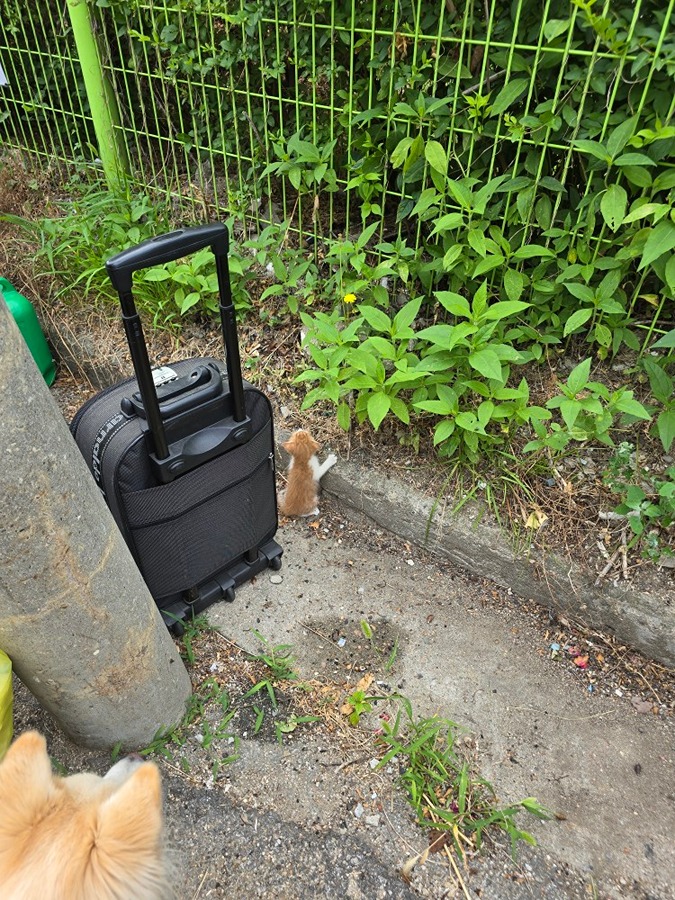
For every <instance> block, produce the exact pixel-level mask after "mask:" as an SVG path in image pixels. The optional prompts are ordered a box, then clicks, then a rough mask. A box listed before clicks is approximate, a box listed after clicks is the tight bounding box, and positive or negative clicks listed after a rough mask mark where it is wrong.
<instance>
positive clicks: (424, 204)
mask: <svg viewBox="0 0 675 900" xmlns="http://www.w3.org/2000/svg"><path fill="white" fill-rule="evenodd" d="M439 199H440V195H439V194H438V192H437V191H436V188H426V189H425V190H423V191H422V193H421V194H420V195H419V198H418V200H417V203H416V204H415V205H414V206H413V209H412V212H411V213H410V215H411V216H418V215H419V214H420V213H423V212H426V210H428V209H429V207H430V206H433V204H434V203H436V202H437V201H438V200H439Z"/></svg>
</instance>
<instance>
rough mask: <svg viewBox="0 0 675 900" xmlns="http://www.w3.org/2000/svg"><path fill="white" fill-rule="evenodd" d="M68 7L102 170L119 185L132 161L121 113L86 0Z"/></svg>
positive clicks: (70, 1) (71, 2) (71, 1)
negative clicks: (124, 134)
mask: <svg viewBox="0 0 675 900" xmlns="http://www.w3.org/2000/svg"><path fill="white" fill-rule="evenodd" d="M68 11H69V13H70V21H71V24H72V26H73V37H74V38H75V46H76V47H77V53H78V56H79V57H80V65H81V67H82V77H83V79H84V84H85V89H86V91H87V97H88V98H89V106H90V107H91V115H92V119H93V122H94V130H95V132H96V140H97V141H98V152H99V156H100V157H101V163H102V164H103V171H104V172H105V176H106V180H107V182H108V184H109V185H110V187H111V188H120V187H121V186H122V185H123V183H124V180H125V178H126V176H127V175H128V173H129V161H128V158H127V154H126V147H125V145H124V142H123V140H122V139H121V132H120V131H119V125H120V116H119V110H118V109H117V103H116V102H115V95H114V93H113V91H112V89H111V87H110V84H109V83H108V81H107V79H106V78H105V76H104V74H103V69H102V66H101V58H100V56H99V52H98V45H97V43H96V36H95V34H94V30H93V28H92V23H91V18H90V16H89V8H88V6H87V3H86V0H68Z"/></svg>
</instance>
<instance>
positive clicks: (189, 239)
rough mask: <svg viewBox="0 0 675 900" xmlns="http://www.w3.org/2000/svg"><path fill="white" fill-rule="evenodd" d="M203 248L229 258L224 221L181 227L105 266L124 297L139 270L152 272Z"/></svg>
mask: <svg viewBox="0 0 675 900" xmlns="http://www.w3.org/2000/svg"><path fill="white" fill-rule="evenodd" d="M204 247H211V248H212V250H213V253H214V255H215V256H216V257H218V256H226V255H227V251H228V233H227V228H226V227H225V225H223V223H222V222H213V223H211V224H209V225H196V226H194V227H193V228H179V229H178V230H177V231H170V232H169V233H168V234H160V235H159V236H158V237H154V238H148V240H146V241H142V242H141V243H140V244H137V245H136V246H135V247H129V248H128V249H127V250H122V251H121V253H116V254H115V256H111V257H110V259H109V260H108V261H107V262H106V264H105V267H106V271H107V273H108V276H109V277H110V280H111V282H112V284H113V287H114V288H115V289H116V290H117V291H118V293H120V294H123V293H127V292H128V291H130V290H131V283H132V282H131V276H132V274H133V273H134V272H135V271H136V270H137V269H149V268H150V267H151V266H159V265H161V264H162V263H167V262H172V261H173V260H174V259H180V258H181V257H183V256H188V255H189V254H191V253H196V252H197V250H202V249H203V248H204Z"/></svg>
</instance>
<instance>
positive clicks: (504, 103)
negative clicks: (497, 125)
mask: <svg viewBox="0 0 675 900" xmlns="http://www.w3.org/2000/svg"><path fill="white" fill-rule="evenodd" d="M529 83H530V82H529V79H527V78H515V79H514V80H513V81H509V82H507V83H506V84H505V85H504V87H503V88H502V89H501V91H500V92H499V93H498V94H497V96H496V97H495V99H494V101H493V102H492V103H491V104H490V115H491V116H501V114H502V113H503V112H506V110H507V109H508V108H509V107H510V106H511V104H512V103H515V102H516V100H517V99H518V97H520V95H521V94H522V93H523V92H524V91H525V90H526V88H527V86H528V84H529Z"/></svg>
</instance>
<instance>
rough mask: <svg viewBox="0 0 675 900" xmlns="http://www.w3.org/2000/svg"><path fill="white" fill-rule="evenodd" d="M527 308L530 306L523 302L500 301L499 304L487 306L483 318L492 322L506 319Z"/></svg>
mask: <svg viewBox="0 0 675 900" xmlns="http://www.w3.org/2000/svg"><path fill="white" fill-rule="evenodd" d="M528 306H530V304H529V303H525V302H524V301H523V300H500V301H499V302H497V303H493V304H492V305H491V306H488V308H487V309H486V311H485V315H484V318H485V319H491V320H493V321H495V320H497V321H498V320H500V319H507V318H508V317H509V316H515V315H517V314H518V313H520V312H522V311H523V310H524V309H527V308H528Z"/></svg>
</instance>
